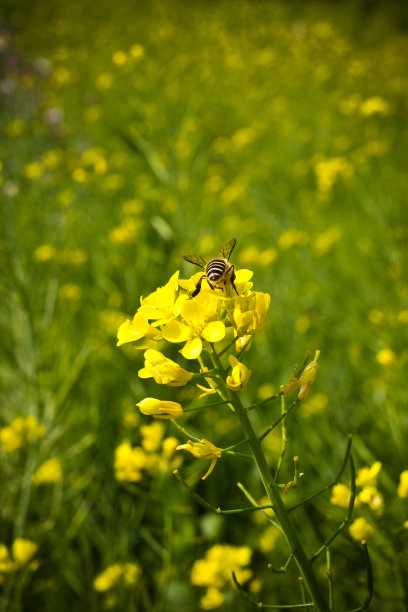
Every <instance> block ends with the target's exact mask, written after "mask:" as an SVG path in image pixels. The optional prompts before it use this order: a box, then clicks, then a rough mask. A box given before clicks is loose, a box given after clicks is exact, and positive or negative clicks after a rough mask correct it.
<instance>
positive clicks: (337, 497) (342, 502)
mask: <svg viewBox="0 0 408 612" xmlns="http://www.w3.org/2000/svg"><path fill="white" fill-rule="evenodd" d="M350 495H351V491H350V489H349V487H347V486H346V485H344V484H336V485H334V487H333V488H332V495H331V498H330V503H331V504H333V505H334V506H340V508H348V505H349V502H350Z"/></svg>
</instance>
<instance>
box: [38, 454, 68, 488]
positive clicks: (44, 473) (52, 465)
mask: <svg viewBox="0 0 408 612" xmlns="http://www.w3.org/2000/svg"><path fill="white" fill-rule="evenodd" d="M61 478H62V465H61V461H60V460H59V459H58V458H57V457H53V458H52V459H48V460H47V461H45V462H44V463H43V464H42V465H40V467H39V468H37V470H36V472H35V474H34V475H33V477H32V481H33V483H34V484H35V485H40V484H52V483H54V482H59V481H60V480H61Z"/></svg>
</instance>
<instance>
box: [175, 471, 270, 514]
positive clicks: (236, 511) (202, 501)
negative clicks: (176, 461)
mask: <svg viewBox="0 0 408 612" xmlns="http://www.w3.org/2000/svg"><path fill="white" fill-rule="evenodd" d="M173 474H174V476H175V477H176V478H177V480H178V481H179V482H181V484H182V485H183V486H184V487H185V488H186V489H187V491H189V493H190V494H191V495H192V496H193V497H194V499H195V500H196V501H197V502H198V503H199V504H201V506H204V508H207V510H211V511H212V512H215V514H241V513H243V512H256V510H265V509H268V508H272V506H271V504H266V505H265V506H249V507H248V508H236V509H234V510H221V508H216V507H215V506H212V505H211V504H210V503H209V502H208V501H206V500H205V499H204V497H201V495H199V494H198V493H196V491H194V489H193V488H192V487H190V485H189V484H188V482H187V481H186V480H184V478H183V477H182V475H181V474H180V472H179V471H178V470H173ZM272 509H273V508H272Z"/></svg>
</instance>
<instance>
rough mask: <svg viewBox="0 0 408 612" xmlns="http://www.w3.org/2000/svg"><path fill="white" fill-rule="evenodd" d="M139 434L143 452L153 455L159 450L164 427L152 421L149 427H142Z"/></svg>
mask: <svg viewBox="0 0 408 612" xmlns="http://www.w3.org/2000/svg"><path fill="white" fill-rule="evenodd" d="M140 433H141V434H142V436H143V439H142V446H143V448H144V450H145V451H147V452H148V453H154V452H155V451H157V450H158V449H159V448H160V445H161V442H162V439H163V436H164V425H163V423H158V422H157V421H154V422H153V423H150V425H142V426H141V427H140Z"/></svg>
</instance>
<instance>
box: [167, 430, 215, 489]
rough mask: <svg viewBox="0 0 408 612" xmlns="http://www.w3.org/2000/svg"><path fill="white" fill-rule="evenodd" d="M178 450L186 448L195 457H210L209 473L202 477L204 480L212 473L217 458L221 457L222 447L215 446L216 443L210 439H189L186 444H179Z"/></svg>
mask: <svg viewBox="0 0 408 612" xmlns="http://www.w3.org/2000/svg"><path fill="white" fill-rule="evenodd" d="M176 450H186V451H188V452H189V453H191V454H192V455H193V457H197V458H198V459H208V460H210V461H211V465H210V467H209V469H208V471H207V473H206V474H205V475H204V476H202V477H201V478H202V480H205V479H206V478H207V476H209V475H210V474H211V472H212V471H213V469H214V468H215V464H216V463H217V460H218V459H219V458H220V457H221V451H220V449H219V448H217V447H216V446H214V444H213V443H212V442H209V441H208V440H201V441H200V442H192V441H191V440H188V442H187V443H186V444H180V445H179V446H177V448H176Z"/></svg>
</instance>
